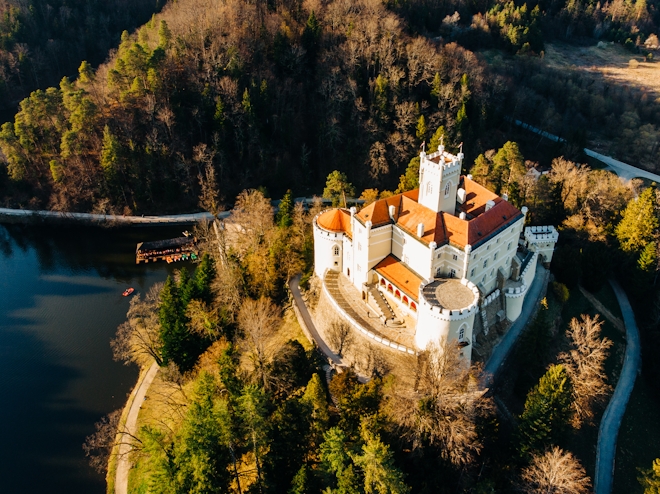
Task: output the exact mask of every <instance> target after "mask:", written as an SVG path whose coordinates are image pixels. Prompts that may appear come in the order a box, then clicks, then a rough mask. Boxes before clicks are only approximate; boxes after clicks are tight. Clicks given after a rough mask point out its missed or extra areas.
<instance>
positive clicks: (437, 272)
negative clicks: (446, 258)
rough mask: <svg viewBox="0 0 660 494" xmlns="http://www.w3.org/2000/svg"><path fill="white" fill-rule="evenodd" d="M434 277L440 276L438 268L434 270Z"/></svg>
mask: <svg viewBox="0 0 660 494" xmlns="http://www.w3.org/2000/svg"><path fill="white" fill-rule="evenodd" d="M435 277H436V278H440V268H438V269H436V270H435Z"/></svg>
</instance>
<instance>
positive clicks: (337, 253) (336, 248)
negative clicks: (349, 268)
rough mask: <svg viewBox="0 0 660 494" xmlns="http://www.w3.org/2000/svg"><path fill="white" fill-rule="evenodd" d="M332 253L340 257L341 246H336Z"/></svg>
mask: <svg viewBox="0 0 660 494" xmlns="http://www.w3.org/2000/svg"><path fill="white" fill-rule="evenodd" d="M332 252H333V253H334V255H336V256H338V255H339V246H338V245H335V246H334V247H333V248H332Z"/></svg>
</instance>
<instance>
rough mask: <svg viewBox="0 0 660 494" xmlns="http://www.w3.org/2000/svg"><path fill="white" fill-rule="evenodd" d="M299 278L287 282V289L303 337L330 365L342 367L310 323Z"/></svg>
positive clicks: (312, 322)
mask: <svg viewBox="0 0 660 494" xmlns="http://www.w3.org/2000/svg"><path fill="white" fill-rule="evenodd" d="M300 277H301V275H300V274H297V275H296V276H294V277H293V278H291V280H289V289H290V290H291V294H292V295H293V304H294V308H295V309H296V316H298V322H299V323H300V326H301V327H302V329H303V331H304V333H305V336H307V337H308V338H310V339H311V341H312V343H314V344H315V345H316V346H317V347H319V349H320V350H321V351H322V352H323V354H324V355H325V356H326V357H327V358H328V360H330V361H332V363H333V364H335V365H342V363H343V362H342V359H341V357H339V355H337V354H336V353H334V352H333V351H332V350H330V347H329V346H328V345H327V343H326V342H325V341H323V338H321V335H320V334H319V332H318V330H317V329H316V326H315V325H314V321H312V316H311V315H310V314H309V310H307V305H306V304H305V301H304V300H303V298H302V294H301V293H300ZM301 319H302V320H301Z"/></svg>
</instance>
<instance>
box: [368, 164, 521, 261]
mask: <svg viewBox="0 0 660 494" xmlns="http://www.w3.org/2000/svg"><path fill="white" fill-rule="evenodd" d="M461 186H462V187H463V188H464V189H465V192H466V200H465V203H464V204H459V205H458V210H459V211H463V212H465V213H466V214H467V215H468V217H467V219H465V220H462V219H460V218H459V217H458V216H454V215H452V214H448V213H444V212H440V213H436V212H434V211H432V210H431V209H429V208H427V207H425V206H422V205H421V204H419V203H418V202H417V200H418V197H419V190H418V189H416V190H411V191H409V192H404V193H403V194H398V195H395V196H392V197H388V198H386V199H381V200H379V201H376V202H374V203H372V204H370V205H369V206H367V207H365V208H363V209H362V210H361V211H360V212H359V213H358V214H357V215H356V217H357V218H358V220H360V221H361V222H362V223H366V222H367V221H371V223H372V225H373V227H374V228H375V227H378V226H382V225H386V224H388V223H392V219H391V218H390V215H389V207H390V206H394V222H396V224H397V225H398V226H399V227H400V228H401V229H402V230H404V231H406V232H407V233H409V234H410V235H412V236H414V237H417V225H419V224H420V223H422V224H423V225H424V234H423V235H422V237H421V238H420V240H421V241H422V242H424V243H426V244H429V243H431V242H435V243H436V244H438V246H440V245H442V244H445V243H447V242H450V243H452V244H454V245H456V246H459V247H460V248H464V247H465V245H467V244H470V245H472V246H473V247H474V246H476V245H477V244H479V243H481V242H482V241H484V240H486V239H487V238H488V237H490V235H491V234H493V233H495V232H496V231H497V230H499V229H500V228H502V227H503V226H504V225H506V224H508V223H511V222H512V220H513V219H517V218H519V217H520V215H521V213H520V211H519V210H518V209H517V208H516V207H515V206H513V205H512V204H511V203H509V202H507V201H505V200H503V199H502V198H500V197H499V196H498V195H497V194H494V193H493V192H491V191H489V190H488V189H486V188H485V187H482V186H481V185H479V184H478V183H476V182H474V181H473V180H470V179H469V178H467V177H462V178H461ZM488 201H493V202H494V203H495V206H494V207H493V208H491V209H490V210H488V211H486V203H487V202H488Z"/></svg>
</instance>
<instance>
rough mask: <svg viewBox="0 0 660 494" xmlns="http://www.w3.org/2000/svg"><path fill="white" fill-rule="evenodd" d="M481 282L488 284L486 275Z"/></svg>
mask: <svg viewBox="0 0 660 494" xmlns="http://www.w3.org/2000/svg"><path fill="white" fill-rule="evenodd" d="M481 282H482V283H485V282H486V276H485V275H484V277H483V278H481Z"/></svg>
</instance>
